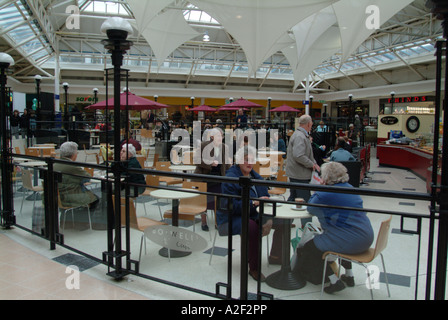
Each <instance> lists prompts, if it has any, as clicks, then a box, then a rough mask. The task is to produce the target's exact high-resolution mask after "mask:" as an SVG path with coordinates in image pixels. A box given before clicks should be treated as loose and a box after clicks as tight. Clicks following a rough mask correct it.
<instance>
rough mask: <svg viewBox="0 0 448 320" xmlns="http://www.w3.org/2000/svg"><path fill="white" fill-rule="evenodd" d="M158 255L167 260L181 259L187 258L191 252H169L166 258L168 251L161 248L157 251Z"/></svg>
mask: <svg viewBox="0 0 448 320" xmlns="http://www.w3.org/2000/svg"><path fill="white" fill-rule="evenodd" d="M159 254H160V255H161V256H162V257H165V258H168V257H169V258H182V257H186V256H189V255H190V254H191V252H186V251H177V250H170V254H169V256H168V249H167V248H162V249H160V250H159Z"/></svg>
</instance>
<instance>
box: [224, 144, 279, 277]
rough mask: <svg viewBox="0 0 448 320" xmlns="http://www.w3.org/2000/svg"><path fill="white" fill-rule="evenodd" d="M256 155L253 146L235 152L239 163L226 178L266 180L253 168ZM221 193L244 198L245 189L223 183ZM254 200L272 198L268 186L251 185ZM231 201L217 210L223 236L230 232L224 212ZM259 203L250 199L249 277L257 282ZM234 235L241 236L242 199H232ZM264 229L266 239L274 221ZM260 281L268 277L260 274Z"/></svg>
mask: <svg viewBox="0 0 448 320" xmlns="http://www.w3.org/2000/svg"><path fill="white" fill-rule="evenodd" d="M256 155H257V151H256V149H255V148H253V147H250V146H244V147H242V148H240V149H239V150H238V151H237V153H236V157H235V158H236V163H235V165H233V166H232V167H230V169H229V170H227V172H226V176H227V177H233V178H239V177H241V176H246V177H250V178H252V179H260V180H263V178H262V177H261V176H260V175H259V174H258V173H257V172H255V171H254V170H253V169H252V167H253V165H254V164H255V158H256ZM221 189H222V193H223V194H229V195H235V196H241V191H242V188H241V186H240V185H239V184H238V183H223V184H222V187H221ZM250 197H251V198H260V199H267V198H269V193H268V189H267V187H264V186H252V188H251V190H250ZM227 199H229V198H223V199H222V200H224V201H221V204H220V206H219V207H218V210H217V211H216V215H217V218H216V220H217V224H218V228H219V230H220V233H221V234H222V233H227V230H228V222H229V215H228V213H227V212H226V211H223V210H222V207H223V202H225V201H226V200H227ZM259 204H260V203H259V201H258V200H250V202H249V208H250V209H249V210H250V213H249V216H250V217H249V274H250V275H251V276H252V277H253V278H254V279H255V280H257V279H258V274H259V266H258V251H259V250H258V249H259V243H258V235H259V231H258V230H259V223H260V218H259V213H258V211H257V207H258V206H259ZM232 205H233V206H232V207H233V211H232V234H234V235H235V234H241V212H242V199H241V198H233V199H232ZM263 223H264V224H263V226H262V235H263V236H265V235H267V234H269V232H270V230H271V227H272V220H271V219H269V220H267V221H263ZM260 279H261V281H263V280H264V279H265V278H264V276H263V275H262V274H261V275H260Z"/></svg>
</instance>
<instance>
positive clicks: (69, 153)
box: [59, 141, 78, 158]
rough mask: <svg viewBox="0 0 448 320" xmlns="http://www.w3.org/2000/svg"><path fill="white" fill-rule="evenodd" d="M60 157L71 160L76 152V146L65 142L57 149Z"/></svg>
mask: <svg viewBox="0 0 448 320" xmlns="http://www.w3.org/2000/svg"><path fill="white" fill-rule="evenodd" d="M59 151H60V154H61V157H63V158H71V157H73V155H75V154H76V153H77V152H78V144H77V143H76V142H73V141H67V142H64V143H63V144H61V147H60V148H59Z"/></svg>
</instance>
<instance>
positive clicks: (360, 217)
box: [298, 162, 374, 293]
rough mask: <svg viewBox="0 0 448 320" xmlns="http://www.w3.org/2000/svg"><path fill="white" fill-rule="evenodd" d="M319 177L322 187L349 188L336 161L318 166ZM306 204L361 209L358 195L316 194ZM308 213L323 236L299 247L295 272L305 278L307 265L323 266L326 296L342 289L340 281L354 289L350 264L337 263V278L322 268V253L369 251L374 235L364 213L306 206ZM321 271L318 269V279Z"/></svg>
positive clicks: (342, 284)
mask: <svg viewBox="0 0 448 320" xmlns="http://www.w3.org/2000/svg"><path fill="white" fill-rule="evenodd" d="M321 177H322V180H323V184H326V185H333V186H339V187H345V188H352V187H353V186H352V185H350V184H349V183H348V180H349V177H348V174H347V169H346V168H345V167H344V165H342V164H340V163H338V162H329V163H325V164H324V165H322V168H321ZM309 203H310V204H323V205H329V206H336V207H350V208H360V209H361V208H362V207H363V202H362V199H361V197H360V196H359V195H356V194H344V193H335V192H324V191H318V192H316V193H315V194H314V195H312V196H311V198H310V200H309ZM308 212H309V213H311V214H312V215H314V216H316V217H317V218H318V219H319V223H320V225H321V228H322V230H323V233H322V234H319V235H316V236H315V237H314V238H313V240H311V241H309V242H307V243H306V244H305V246H304V247H303V252H302V253H301V259H300V260H301V261H300V262H299V261H298V268H299V272H302V273H303V274H304V277H305V278H306V277H307V275H308V276H309V275H310V274H312V273H313V270H312V269H311V268H312V267H310V266H312V265H314V266H316V265H319V264H322V268H323V267H326V268H327V271H326V275H327V276H329V280H330V285H329V286H328V287H326V288H324V291H325V292H326V293H334V292H337V291H341V290H343V289H344V288H345V285H344V282H345V284H346V285H347V286H350V287H351V286H354V277H353V273H352V272H351V263H350V262H347V261H343V262H342V263H341V265H342V266H343V267H344V269H345V275H342V276H341V279H339V278H338V277H337V276H336V275H335V274H334V273H333V271H332V269H331V268H329V267H327V266H323V260H322V254H323V253H324V252H326V251H333V252H340V253H346V254H358V253H361V252H364V251H366V250H367V249H369V248H370V246H371V244H372V242H373V238H374V233H373V229H372V225H371V224H370V220H369V218H368V217H367V215H366V212H364V211H357V210H346V209H338V208H324V207H314V206H308ZM322 268H321V269H320V270H321V271H320V275H319V276H320V279H321V277H322V271H323V269H322ZM314 269H315V267H314ZM317 275H318V274H317ZM318 279H319V278H318ZM341 280H342V281H341ZM318 281H319V280H318ZM311 282H313V281H311Z"/></svg>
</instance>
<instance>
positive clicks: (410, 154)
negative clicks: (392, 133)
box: [377, 143, 441, 191]
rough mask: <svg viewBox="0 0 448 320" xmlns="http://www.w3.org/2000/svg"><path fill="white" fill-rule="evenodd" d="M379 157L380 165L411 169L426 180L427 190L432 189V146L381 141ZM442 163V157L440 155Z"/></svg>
mask: <svg viewBox="0 0 448 320" xmlns="http://www.w3.org/2000/svg"><path fill="white" fill-rule="evenodd" d="M377 158H378V160H379V165H380V166H391V167H396V168H402V169H408V170H411V171H412V172H413V173H415V174H416V175H417V176H419V177H420V178H422V179H423V180H425V181H426V186H427V190H428V191H429V190H430V185H431V172H432V169H431V167H432V160H433V153H432V148H417V147H413V146H409V145H399V144H384V143H380V144H378V145H377ZM440 164H441V158H440V157H439V165H440ZM428 168H429V169H428Z"/></svg>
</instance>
